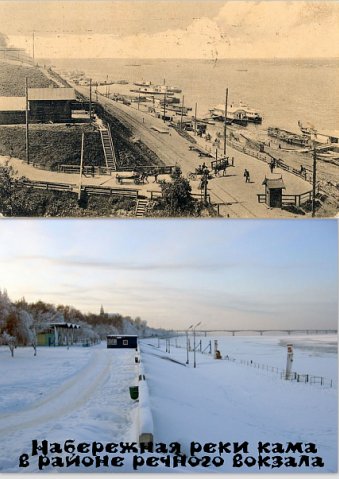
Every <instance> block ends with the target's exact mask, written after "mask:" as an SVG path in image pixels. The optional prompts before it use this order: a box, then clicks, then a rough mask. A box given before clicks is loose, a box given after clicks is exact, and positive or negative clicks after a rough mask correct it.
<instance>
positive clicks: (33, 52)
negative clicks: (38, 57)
mask: <svg viewBox="0 0 339 479" xmlns="http://www.w3.org/2000/svg"><path fill="white" fill-rule="evenodd" d="M32 57H33V66H34V65H35V46H34V30H33V46H32Z"/></svg>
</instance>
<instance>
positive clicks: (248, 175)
mask: <svg viewBox="0 0 339 479" xmlns="http://www.w3.org/2000/svg"><path fill="white" fill-rule="evenodd" d="M244 177H245V183H250V172H249V171H248V170H247V169H246V168H245V171H244Z"/></svg>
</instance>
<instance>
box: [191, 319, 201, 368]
mask: <svg viewBox="0 0 339 479" xmlns="http://www.w3.org/2000/svg"><path fill="white" fill-rule="evenodd" d="M199 324H201V322H199V323H198V324H196V325H195V326H194V327H193V358H194V359H193V367H194V368H196V367H197V361H196V350H195V328H196V327H197V326H199Z"/></svg>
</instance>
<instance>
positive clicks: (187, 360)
mask: <svg viewBox="0 0 339 479" xmlns="http://www.w3.org/2000/svg"><path fill="white" fill-rule="evenodd" d="M191 328H193V324H191V326H190V327H189V328H188V329H187V331H186V351H187V359H186V364H189V362H190V358H189V354H188V353H189V351H188V331H189V330H190V329H191Z"/></svg>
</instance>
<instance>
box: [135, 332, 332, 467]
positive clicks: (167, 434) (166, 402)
mask: <svg viewBox="0 0 339 479" xmlns="http://www.w3.org/2000/svg"><path fill="white" fill-rule="evenodd" d="M200 339H201V340H202V349H204V347H205V346H206V345H207V343H208V341H209V340H210V339H212V344H213V340H214V339H215V338H212V337H210V338H209V337H207V338H204V337H203V338H201V337H200V336H197V338H196V343H198V342H199V341H200ZM217 339H218V349H219V350H220V352H221V354H222V356H223V357H225V356H226V355H228V356H229V358H231V359H235V361H232V360H215V359H213V358H212V357H211V356H210V355H207V354H205V355H203V354H200V353H197V354H196V362H197V367H196V369H194V367H193V352H190V353H189V362H190V363H189V367H185V363H186V358H187V352H186V349H185V347H183V348H176V347H175V345H176V343H177V345H178V346H180V345H182V346H185V338H181V339H180V340H175V339H172V340H171V346H170V353H168V352H166V346H165V341H164V340H162V341H161V342H160V348H158V341H157V340H152V341H144V342H143V345H142V348H141V350H142V358H143V361H144V365H145V371H146V374H147V379H148V383H149V391H150V398H151V408H152V412H153V418H154V424H155V426H154V427H155V441H161V442H166V443H168V442H171V441H178V442H180V443H181V444H182V445H184V450H185V453H188V452H189V445H190V443H191V442H192V441H197V442H199V443H202V444H203V443H208V442H217V443H218V442H219V441H222V442H231V443H233V442H242V441H248V442H249V449H250V451H251V452H252V453H253V456H258V454H256V453H255V452H256V446H257V444H258V442H259V441H263V442H270V443H276V442H279V443H283V444H284V445H286V443H287V442H293V443H295V442H299V441H300V442H303V443H310V442H312V443H315V444H316V445H317V449H318V452H317V454H313V456H316V455H317V456H321V457H322V458H323V460H324V467H323V468H315V469H312V468H310V467H309V468H303V467H297V468H292V467H290V468H288V469H287V468H283V467H282V468H277V469H273V472H285V473H286V472H289V473H293V474H295V473H297V472H309V471H312V472H317V473H321V472H335V471H336V470H337V386H336V384H337V380H336V379H337V353H336V341H337V338H336V336H330V335H326V336H325V335H324V336H312V337H311V336H305V337H302V336H296V337H292V336H283V337H272V336H271V337H266V336H262V337H260V336H234V337H230V336H223V337H219V338H217ZM190 340H191V345H192V338H190ZM286 343H292V344H294V368H293V369H294V370H295V371H297V372H298V373H308V374H311V375H312V374H313V375H322V376H324V377H326V378H329V379H333V384H334V386H333V387H332V388H329V387H324V386H320V385H313V384H312V385H311V384H303V383H296V382H291V381H286V380H283V379H281V376H280V374H278V373H275V372H273V371H272V370H267V369H259V368H256V367H253V365H251V364H250V365H249V366H246V365H245V364H241V362H240V360H246V361H249V363H250V361H251V360H252V361H253V363H257V364H262V365H267V366H274V367H277V368H279V369H284V368H285V366H286V346H285V344H286ZM311 346H312V347H311ZM167 349H168V346H167ZM170 358H171V359H172V361H169V360H168V359H170ZM173 360H176V361H179V363H176V362H174V361H173ZM180 363H181V364H180ZM273 455H274V454H273ZM288 455H289V454H287V456H288ZM223 457H224V459H225V463H224V464H223V466H222V467H220V468H218V469H216V470H217V471H219V472H220V471H223V472H241V473H244V472H254V471H255V472H258V468H257V466H253V467H246V466H244V467H241V468H234V467H233V463H232V458H233V454H225V455H224V456H223ZM297 457H299V454H297ZM206 472H209V471H206ZM260 472H261V473H262V472H272V469H271V468H266V467H263V468H261V470H260Z"/></svg>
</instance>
